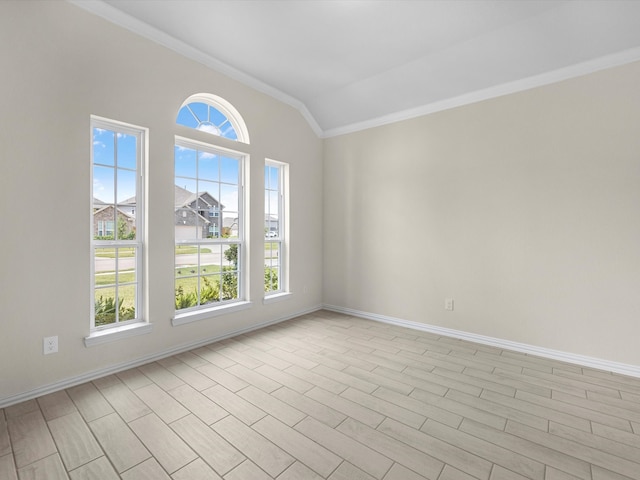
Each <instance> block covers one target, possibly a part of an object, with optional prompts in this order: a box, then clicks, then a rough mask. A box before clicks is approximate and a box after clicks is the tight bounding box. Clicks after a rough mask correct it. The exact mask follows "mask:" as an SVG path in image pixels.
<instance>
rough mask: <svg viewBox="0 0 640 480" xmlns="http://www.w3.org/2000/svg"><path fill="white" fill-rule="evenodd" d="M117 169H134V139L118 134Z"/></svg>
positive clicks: (135, 156) (131, 136)
mask: <svg viewBox="0 0 640 480" xmlns="http://www.w3.org/2000/svg"><path fill="white" fill-rule="evenodd" d="M117 135H118V142H117V143H118V156H117V161H118V167H119V168H129V169H131V170H135V169H136V163H137V162H136V158H137V153H136V137H135V136H133V135H127V134H124V133H118V134H117Z"/></svg>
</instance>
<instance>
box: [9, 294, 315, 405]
mask: <svg viewBox="0 0 640 480" xmlns="http://www.w3.org/2000/svg"><path fill="white" fill-rule="evenodd" d="M321 309H322V306H321V305H317V306H314V307H311V308H308V309H305V310H302V311H299V312H296V313H293V314H290V315H286V316H284V317H279V318H277V319H275V320H269V321H267V322H262V323H258V324H256V325H252V326H250V327H246V328H241V329H239V330H234V331H232V332H228V333H225V334H222V335H218V336H214V337H209V338H206V339H204V340H198V341H196V342H191V343H187V344H182V345H179V346H177V347H172V348H170V349H168V350H163V351H161V352H157V353H153V354H150V355H145V356H144V357H139V358H136V359H135V360H130V361H128V362H123V363H118V364H115V365H110V366H108V367H105V368H100V369H98V370H93V371H91V372H87V373H84V374H82V375H78V376H75V377H70V378H66V379H64V380H61V381H59V382H55V383H51V384H49V385H45V386H43V387H38V388H35V389H33V390H29V391H27V392H23V393H19V394H17V395H12V396H9V397H5V398H0V408H4V407H8V406H10V405H14V404H16V403H20V402H24V401H26V400H31V399H32V398H37V397H40V396H42V395H47V394H49V393H53V392H57V391H60V390H64V389H65V388H70V387H74V386H76V385H80V384H81V383H86V382H90V381H92V380H95V379H97V378H100V377H104V376H106V375H111V374H113V373H118V372H122V371H124V370H128V369H130V368H134V367H139V366H140V365H144V364H146V363H150V362H155V361H156V360H160V359H162V358H166V357H170V356H172V355H176V354H178V353H182V352H186V351H188V350H193V349H194V348H199V347H202V346H204V345H208V344H210V343H214V342H219V341H220V340H225V339H227V338H231V337H235V336H238V335H242V334H243V333H249V332H251V331H253V330H258V329H260V328H264V327H268V326H269V325H275V324H276V323H280V322H284V321H287V320H291V319H292V318H296V317H299V316H301V315H306V314H308V313H312V312H317V311H318V310H321Z"/></svg>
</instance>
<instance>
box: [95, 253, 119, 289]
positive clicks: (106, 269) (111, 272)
mask: <svg viewBox="0 0 640 480" xmlns="http://www.w3.org/2000/svg"><path fill="white" fill-rule="evenodd" d="M94 252H95V254H94V260H93V262H94V285H95V286H96V287H99V286H100V287H103V286H106V285H114V284H115V283H116V274H115V270H116V267H115V264H116V262H115V249H114V248H112V247H108V248H96V249H95V250H94Z"/></svg>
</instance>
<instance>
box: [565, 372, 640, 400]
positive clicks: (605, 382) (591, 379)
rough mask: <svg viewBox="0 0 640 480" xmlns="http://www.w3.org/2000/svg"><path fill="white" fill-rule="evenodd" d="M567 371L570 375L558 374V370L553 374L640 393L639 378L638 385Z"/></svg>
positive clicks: (620, 390) (613, 388)
mask: <svg viewBox="0 0 640 480" xmlns="http://www.w3.org/2000/svg"><path fill="white" fill-rule="evenodd" d="M565 373H568V375H567V376H564V375H562V374H558V373H556V372H554V373H553V374H554V375H556V376H558V377H559V378H572V379H574V380H576V381H579V382H580V381H582V382H584V383H588V384H590V385H596V386H599V387H605V388H610V389H612V390H618V391H619V392H625V393H630V394H635V395H640V379H638V385H628V384H625V383H619V382H616V381H614V380H607V379H599V378H597V377H590V376H588V375H584V374H577V373H573V372H565ZM575 376H580V377H582V378H584V379H585V380H578V379H576V378H574V377H575ZM598 380H601V381H600V382H599V381H598ZM625 387H626V388H625ZM629 388H631V390H628V389H629Z"/></svg>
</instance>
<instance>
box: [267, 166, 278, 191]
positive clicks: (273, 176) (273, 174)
mask: <svg viewBox="0 0 640 480" xmlns="http://www.w3.org/2000/svg"><path fill="white" fill-rule="evenodd" d="M279 173H280V169H279V168H277V167H271V168H270V172H269V188H270V189H271V190H279V189H280V175H279Z"/></svg>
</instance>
